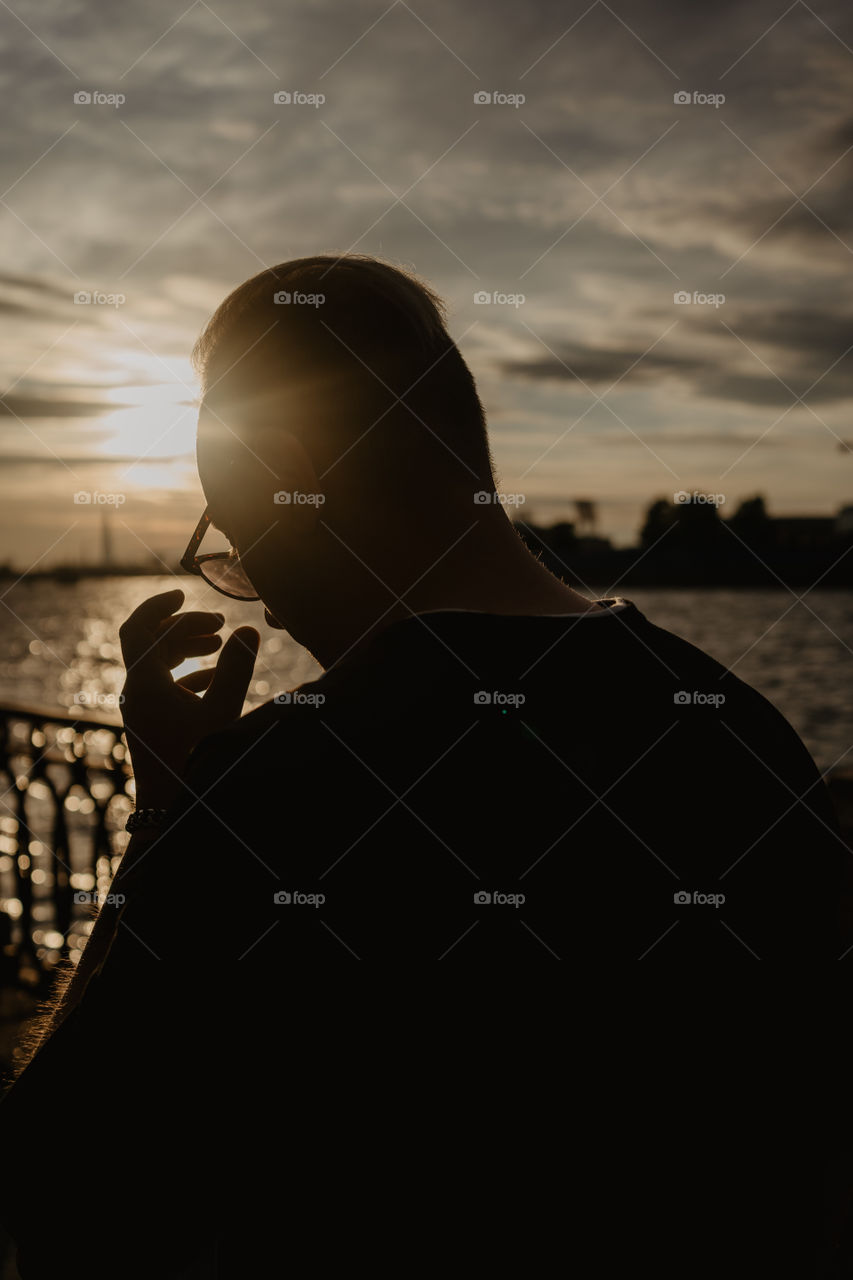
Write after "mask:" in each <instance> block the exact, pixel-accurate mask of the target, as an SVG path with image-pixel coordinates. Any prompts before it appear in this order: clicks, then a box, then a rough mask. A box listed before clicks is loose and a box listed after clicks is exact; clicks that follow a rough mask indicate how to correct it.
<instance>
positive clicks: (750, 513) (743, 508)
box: [728, 494, 773, 551]
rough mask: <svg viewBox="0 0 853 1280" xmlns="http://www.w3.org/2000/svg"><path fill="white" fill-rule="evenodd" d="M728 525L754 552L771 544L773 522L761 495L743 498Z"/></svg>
mask: <svg viewBox="0 0 853 1280" xmlns="http://www.w3.org/2000/svg"><path fill="white" fill-rule="evenodd" d="M728 524H729V525H730V526H731V528H732V531H733V532H734V533H736V534H737V536H738V537H739V538H740V539H742V541H743V542H745V543H746V545H747V546H748V547H751V548H753V549H754V550H756V551H757V550H761V549H764V548H766V547H769V546H770V545H771V544H772V542H773V521H772V520H771V519H770V517H769V516H768V514H767V509H766V507H765V505H764V498H763V497H762V496H761V494H756V495H755V497H754V498H745V499H744V500H743V502H742V503H741V504H740V506H739V507H738V509H737V511H736V512H735V513H734V515H733V516H732V517H731V519H730V520H729V521H728Z"/></svg>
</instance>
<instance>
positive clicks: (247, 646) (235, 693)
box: [203, 627, 261, 724]
mask: <svg viewBox="0 0 853 1280" xmlns="http://www.w3.org/2000/svg"><path fill="white" fill-rule="evenodd" d="M260 643H261V637H260V635H259V634H258V632H257V631H256V630H255V628H254V627H238V628H237V630H236V631H234V632H232V634H231V635H230V636H229V637H228V640H227V641H226V642H225V645H224V647H223V649H222V653H221V654H220V655H219V661H218V662H217V664H216V670H215V672H214V676H213V679H212V680H211V682H210V687H209V688H208V690H207V693H206V694H205V695H204V698H203V702H204V704H205V706H206V707H208V708H209V710H210V711H212V712H213V715H214V716H215V717H216V719H217V720H219V721H221V722H222V723H223V724H227V723H228V722H229V721H231V720H236V719H237V717H238V716H239V715H240V712H241V711H242V710H243V703H244V701H245V698H246V693H247V692H248V689H249V682H250V681H251V679H252V671H253V670H254V667H255V658H257V656H258V648H259V647H260Z"/></svg>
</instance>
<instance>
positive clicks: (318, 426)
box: [192, 254, 494, 485]
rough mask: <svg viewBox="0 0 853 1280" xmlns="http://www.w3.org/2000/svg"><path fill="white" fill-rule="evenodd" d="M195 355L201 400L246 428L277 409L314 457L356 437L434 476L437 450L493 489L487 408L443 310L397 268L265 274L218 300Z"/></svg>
mask: <svg viewBox="0 0 853 1280" xmlns="http://www.w3.org/2000/svg"><path fill="white" fill-rule="evenodd" d="M192 358H193V365H194V367H195V369H196V371H197V372H198V373H199V375H200V378H201V382H202V402H203V404H207V405H208V406H209V407H210V408H211V409H212V410H213V411H214V412H215V413H216V414H217V415H218V416H219V417H221V418H222V419H223V420H225V419H226V415H227V417H228V420H229V424H230V425H232V426H233V425H235V424H237V423H238V422H239V423H240V427H239V428H238V430H240V431H242V430H244V429H245V430H247V431H251V424H252V422H253V421H254V420H256V419H259V418H260V417H261V416H265V417H266V420H267V422H269V418H270V411H271V410H272V411H273V413H272V416H273V417H274V419H275V420H276V421H283V422H288V421H289V422H290V423H292V427H291V429H292V430H293V431H294V433H297V432H298V433H299V435H300V438H302V440H303V443H304V444H305V447H306V448H307V449H308V451H309V453H311V452H312V447H311V446H312V439H313V440H314V444H315V448H316V449H317V450H318V451H319V453H320V454H321V455H322V454H325V455H326V456H334V457H335V458H336V459H337V457H339V456H341V454H342V452H343V451H344V450H348V449H350V448H351V447H352V446H353V445H354V444H355V443H356V442H358V444H359V445H360V446H361V445H364V447H366V449H367V450H369V456H370V459H371V466H372V467H373V466H374V465H375V466H376V467H377V468H378V471H379V473H381V474H385V475H387V476H391V475H394V473H395V469H399V466H400V465H404V466H405V465H406V459H408V465H409V467H410V468H411V465H412V463H413V462H415V459H417V460H418V462H420V463H421V464H423V465H424V467H425V468H426V469H427V470H431V469H432V468H431V467H430V466H429V463H428V462H427V459H428V456H429V452H430V451H431V452H432V458H433V466H434V465H436V464H437V465H439V466H441V467H442V468H443V469H444V467H445V466H449V467H453V466H454V465H455V467H456V470H457V471H459V472H460V473H462V474H460V480H465V481H466V482H467V481H470V480H472V478H473V477H476V478H477V481H478V484H480V485H482V484H486V483H491V482H492V477H493V473H494V467H493V460H492V456H491V452H490V449H489V443H488V436H487V430H486V417H485V412H484V410H483V406H482V403H481V401H480V397H479V395H478V394H477V388H476V384H475V381H474V378H473V376H472V374H471V371H470V369H469V368H468V366H467V364H466V363H465V361H464V359H463V358H462V354H461V352H460V351H459V348H458V347H457V346H456V343H455V342H454V341H453V339H452V338H451V337H450V334H449V333H448V331H447V327H446V311H445V307H444V304H443V302H442V301H441V299H440V298H439V297H438V296H437V295H436V294H435V293H434V292H433V291H432V289H430V288H429V286H428V285H427V284H426V283H424V282H423V281H421V280H420V279H418V278H417V277H416V276H415V275H414V274H412V273H410V272H408V271H405V270H402V269H401V268H399V267H396V266H392V265H391V264H390V263H387V262H383V261H381V260H379V259H377V258H374V257H368V256H367V255H362V254H343V255H340V256H335V255H333V254H323V255H318V256H314V257H310V258H296V259H294V260H293V261H291V262H284V263H280V264H279V265H278V266H275V267H269V268H268V269H267V270H265V271H261V272H259V274H258V275H256V276H253V277H252V278H251V279H250V280H247V281H246V282H245V283H244V284H241V285H240V286H239V288H237V289H235V290H234V292H233V293H231V294H229V296H228V297H227V298H226V299H225V300H224V302H222V303H221V304H220V306H219V307H218V308H217V310H216V312H215V313H214V314H213V316H212V317H211V319H210V320H209V321H208V323H207V325H206V327H205V329H204V331H203V332H202V334H201V336H200V338H199V339H198V342H197V343H196V345H195V348H194V350H193V357H192ZM441 455H443V456H441ZM460 464H462V465H461V466H460ZM415 465H417V463H416V464H415ZM445 474H450V473H449V472H447V471H445Z"/></svg>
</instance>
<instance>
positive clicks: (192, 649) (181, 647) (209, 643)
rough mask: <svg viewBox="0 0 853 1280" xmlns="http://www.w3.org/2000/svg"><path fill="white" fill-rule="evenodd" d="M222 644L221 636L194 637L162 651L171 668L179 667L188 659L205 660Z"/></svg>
mask: <svg viewBox="0 0 853 1280" xmlns="http://www.w3.org/2000/svg"><path fill="white" fill-rule="evenodd" d="M221 644H222V637H221V636H194V637H193V638H192V639H191V640H185V641H183V642H181V643H180V644H178V643H175V644H170V645H168V646H167V647H166V648H165V649H164V650H163V651H162V655H161V656H162V658H163V660H164V661H165V662H166V664H167V665H168V666H169V667H170V668H171V667H178V666H180V664H181V663H182V662H184V661H186V659H187V658H204V657H206V656H207V655H208V654H211V653H216V650H217V649H218V648H219V647H220V645H221Z"/></svg>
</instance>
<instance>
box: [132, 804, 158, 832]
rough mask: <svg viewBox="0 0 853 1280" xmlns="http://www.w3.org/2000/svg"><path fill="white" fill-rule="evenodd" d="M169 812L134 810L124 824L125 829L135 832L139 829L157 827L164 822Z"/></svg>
mask: <svg viewBox="0 0 853 1280" xmlns="http://www.w3.org/2000/svg"><path fill="white" fill-rule="evenodd" d="M168 812H169V810H168V809H134V811H133V813H131V814H130V816H129V817H128V819H127V822H126V823H125V824H124V829H125V831H130V832H134V831H135V830H136V829H137V827H155V826H157V825H158V823H161V822H162V821H163V820H164V818H165V817H166V816H167V814H168Z"/></svg>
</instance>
